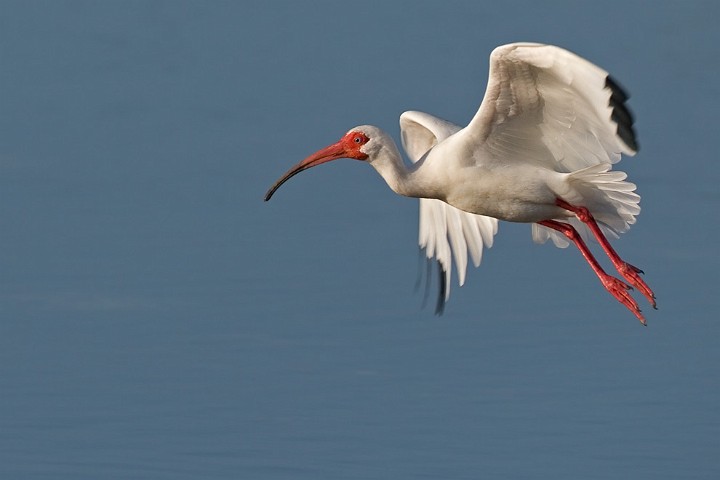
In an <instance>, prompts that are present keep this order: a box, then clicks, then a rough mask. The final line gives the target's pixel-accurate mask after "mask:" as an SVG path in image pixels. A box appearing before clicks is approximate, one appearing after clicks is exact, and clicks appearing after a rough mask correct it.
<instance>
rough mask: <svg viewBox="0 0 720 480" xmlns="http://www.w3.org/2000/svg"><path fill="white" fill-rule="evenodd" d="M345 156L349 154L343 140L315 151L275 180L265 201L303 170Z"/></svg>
mask: <svg viewBox="0 0 720 480" xmlns="http://www.w3.org/2000/svg"><path fill="white" fill-rule="evenodd" d="M345 156H347V153H346V150H345V146H344V145H343V143H342V142H337V143H333V144H332V145H328V146H327V147H325V148H323V149H322V150H318V151H317V152H315V153H313V154H312V155H310V156H309V157H307V158H306V159H305V160H303V161H301V162H300V163H298V164H297V165H295V166H294V167H292V168H291V169H290V170H288V171H287V172H286V173H285V175H283V176H282V177H280V179H279V180H278V181H277V182H275V185H273V186H272V187H270V190H268V191H267V193H266V194H265V201H266V202H267V201H268V200H270V197H272V196H273V194H274V193H275V190H277V189H278V188H280V186H281V185H282V184H283V183H285V182H287V181H288V180H290V179H291V178H292V177H294V176H295V175H297V174H298V173H300V172H302V171H303V170H307V169H308V168H312V167H316V166H318V165H322V164H323V163H326V162H329V161H332V160H337V159H338V158H344V157H345Z"/></svg>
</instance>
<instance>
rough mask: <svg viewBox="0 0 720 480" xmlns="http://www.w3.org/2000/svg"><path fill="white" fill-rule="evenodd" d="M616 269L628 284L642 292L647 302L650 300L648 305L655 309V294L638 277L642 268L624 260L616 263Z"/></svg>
mask: <svg viewBox="0 0 720 480" xmlns="http://www.w3.org/2000/svg"><path fill="white" fill-rule="evenodd" d="M615 266H616V267H617V271H618V272H620V275H622V276H623V277H624V278H625V280H627V281H628V282H629V283H630V285H632V286H633V287H635V288H637V289H638V291H639V292H640V293H642V294H643V295H644V296H645V298H647V299H648V302H650V305H652V307H653V308H654V309H655V310H657V303H656V302H655V294H654V293H653V291H652V290H651V289H650V287H649V286H648V284H647V283H645V280H643V279H642V277H640V274H642V273H643V271H642V270H640V269H639V268H637V267H635V266H633V265H630V264H629V263H627V262H625V261H621V262H619V263H618V264H617V265H615Z"/></svg>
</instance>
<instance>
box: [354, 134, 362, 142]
mask: <svg viewBox="0 0 720 480" xmlns="http://www.w3.org/2000/svg"><path fill="white" fill-rule="evenodd" d="M355 143H362V137H361V136H359V135H358V136H357V137H355Z"/></svg>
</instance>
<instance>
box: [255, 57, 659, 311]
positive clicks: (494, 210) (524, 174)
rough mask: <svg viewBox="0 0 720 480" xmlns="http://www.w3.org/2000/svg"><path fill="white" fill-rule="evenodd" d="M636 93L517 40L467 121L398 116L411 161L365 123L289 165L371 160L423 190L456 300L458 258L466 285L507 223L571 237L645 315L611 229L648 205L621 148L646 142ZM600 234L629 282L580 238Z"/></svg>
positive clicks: (539, 235) (433, 250) (537, 233)
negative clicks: (638, 126) (633, 101)
mask: <svg viewBox="0 0 720 480" xmlns="http://www.w3.org/2000/svg"><path fill="white" fill-rule="evenodd" d="M626 100H627V95H626V94H625V92H623V90H622V89H621V88H620V87H619V86H618V85H617V83H616V82H615V81H614V80H612V78H611V77H610V76H609V75H608V73H607V72H606V71H604V70H603V69H601V68H599V67H597V66H596V65H593V64H592V63H590V62H589V61H587V60H585V59H583V58H581V57H579V56H577V55H575V54H573V53H571V52H568V51H567V50H564V49H561V48H559V47H554V46H550V45H541V44H535V43H514V44H510V45H504V46H501V47H498V48H496V49H495V50H494V51H493V52H492V54H491V55H490V73H489V78H488V84H487V89H486V92H485V96H484V99H483V101H482V104H481V105H480V108H479V109H478V111H477V113H476V114H475V116H474V117H473V118H472V119H471V120H470V122H469V124H468V125H467V126H466V127H464V128H461V127H459V126H457V125H454V124H453V123H450V122H448V121H446V120H442V119H439V118H437V117H434V116H432V115H429V114H427V113H422V112H416V111H409V112H405V113H403V114H402V115H401V116H400V128H401V133H402V144H403V147H404V148H405V151H406V152H407V154H408V157H409V158H410V160H411V161H412V162H413V164H412V166H410V167H407V166H406V165H405V164H404V162H403V161H402V157H401V155H400V153H399V151H398V150H397V147H396V146H395V143H394V142H393V140H392V139H391V137H390V136H389V135H387V134H386V133H385V132H383V131H382V130H380V129H378V128H377V127H373V126H369V125H363V126H359V127H355V128H353V129H351V130H350V131H349V132H348V133H347V134H346V135H345V136H343V138H342V139H341V140H340V141H339V142H337V143H335V144H333V145H330V146H328V147H326V148H324V149H322V150H320V151H318V152H317V153H316V154H314V155H311V156H310V157H308V158H306V159H305V160H303V161H302V162H300V163H299V164H297V165H296V166H295V167H293V168H292V169H290V170H289V171H288V172H287V173H286V174H285V175H284V176H283V177H282V178H281V179H280V180H279V181H278V182H276V184H275V185H274V186H273V187H272V188H271V189H270V190H269V191H268V193H267V195H266V200H268V199H269V198H270V196H272V194H273V193H274V192H275V190H276V189H277V188H278V187H279V186H280V185H281V184H282V183H284V182H285V181H286V180H287V179H289V178H290V177H292V176H293V175H295V174H297V173H299V172H300V171H303V170H305V169H307V168H310V167H312V166H315V165H319V164H322V163H325V162H327V161H330V160H334V159H337V158H343V157H345V158H354V159H358V160H363V161H367V162H368V163H370V164H371V165H372V166H373V167H374V168H375V169H376V170H377V171H378V173H380V175H381V176H382V177H383V178H384V179H385V181H386V182H387V184H388V185H389V186H390V188H392V189H393V190H394V191H395V192H397V193H399V194H401V195H405V196H411V197H418V198H420V228H419V244H420V247H421V248H423V249H425V253H426V255H427V257H428V258H430V259H436V260H437V261H438V262H439V264H440V266H441V268H442V269H443V271H444V276H443V277H442V284H443V286H447V287H448V288H442V290H441V291H444V298H442V299H441V302H440V306H442V304H443V302H444V301H446V300H447V299H448V298H449V293H450V289H449V284H450V276H451V271H452V265H453V262H454V264H455V269H456V271H457V276H458V281H459V284H460V285H462V284H463V283H464V281H465V275H466V270H467V263H468V255H469V256H470V258H471V259H472V261H473V263H474V264H475V265H476V266H478V265H479V264H480V261H481V259H482V250H483V247H486V248H488V247H490V246H492V242H493V236H494V235H495V233H496V232H497V223H498V220H506V221H512V222H528V223H532V236H533V239H534V241H535V242H538V243H542V242H545V241H547V240H548V239H551V240H552V241H553V242H554V244H555V245H557V246H559V247H566V246H567V245H568V244H569V241H572V242H574V243H575V244H576V245H577V246H578V248H579V249H580V251H581V253H582V254H583V256H584V257H585V258H586V259H587V260H588V262H589V264H590V266H591V267H592V268H593V270H594V271H595V273H596V274H597V275H598V277H599V278H600V280H601V282H602V283H603V285H604V286H605V288H606V289H607V290H608V291H609V292H610V293H611V294H612V295H613V296H615V297H616V298H617V299H618V300H619V301H620V302H621V303H623V304H624V305H625V306H626V307H627V308H629V309H630V310H631V311H632V312H633V313H634V314H635V315H636V316H637V317H638V318H639V319H640V320H641V322H643V323H644V322H645V321H644V317H643V316H642V314H641V313H640V309H639V307H638V305H637V303H636V302H635V300H634V299H632V297H631V296H630V295H629V294H628V292H627V290H629V289H630V285H632V286H634V287H636V288H638V289H639V290H640V292H641V293H643V294H644V295H645V296H646V297H647V298H648V300H649V301H650V303H651V304H652V305H653V306H655V300H654V295H653V293H652V290H650V288H649V287H648V286H647V285H646V284H645V282H644V281H643V280H642V279H641V278H640V277H639V275H638V273H641V272H640V270H639V269H637V268H635V267H633V266H632V265H630V264H628V263H626V262H624V261H623V260H622V259H620V257H619V256H618V255H617V253H615V251H614V250H613V249H612V247H611V246H610V244H609V242H608V241H607V239H606V238H605V237H606V235H612V236H617V235H618V234H619V233H622V232H625V231H626V230H627V229H628V228H629V227H630V225H632V224H633V223H634V222H635V217H636V216H637V215H638V214H639V213H640V207H639V202H640V196H639V195H637V194H636V193H635V185H634V184H632V183H629V182H627V181H625V179H626V175H625V173H623V172H619V171H613V170H612V164H614V163H617V162H618V161H619V160H620V158H621V155H622V154H626V155H634V154H635V153H636V151H637V149H638V146H637V142H636V139H635V133H634V131H633V128H632V124H633V117H632V115H631V113H630V111H629V110H628V109H627V107H626V106H625V102H626ZM591 237H595V238H596V239H597V240H598V241H599V243H600V245H601V246H602V248H603V250H605V252H606V253H607V255H608V256H609V258H610V260H611V261H612V263H613V265H614V266H615V267H616V268H617V270H618V272H619V273H620V274H621V275H622V276H623V277H624V278H625V279H626V280H627V281H628V283H629V284H630V285H628V284H626V283H624V282H622V281H620V280H618V279H616V278H615V277H611V276H610V275H608V274H607V273H605V272H604V270H602V268H601V267H600V266H599V264H598V263H597V261H596V260H595V258H594V257H593V256H592V254H591V253H590V251H589V249H588V248H587V246H586V244H585V242H584V241H583V240H582V238H591Z"/></svg>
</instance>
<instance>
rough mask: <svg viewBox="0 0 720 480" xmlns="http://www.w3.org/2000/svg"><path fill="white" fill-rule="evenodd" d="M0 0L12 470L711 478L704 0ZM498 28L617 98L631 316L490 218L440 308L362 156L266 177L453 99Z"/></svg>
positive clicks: (713, 297) (717, 102)
mask: <svg viewBox="0 0 720 480" xmlns="http://www.w3.org/2000/svg"><path fill="white" fill-rule="evenodd" d="M0 10H1V14H0V478H8V479H44V478H53V479H98V478H104V479H107V478H136V479H141V478H142V479H145V478H147V479H186V478H187V479H191V478H192V479H195V478H202V479H257V480H271V479H272V480H275V479H308V480H310V479H313V480H317V479H416V478H433V479H435V478H437V479H453V480H455V479H478V478H513V479H515V478H517V479H524V478H533V479H577V478H584V479H607V478H633V479H653V480H657V479H678V478H683V479H711V478H718V477H719V476H720V447H719V445H720V444H719V443H718V438H719V437H720V411H719V409H720V380H719V379H720V377H719V373H720V369H719V366H720V353H719V352H720V349H719V348H718V343H719V340H720V335H719V334H720V318H719V316H720V308H719V307H720V301H719V296H718V287H719V286H720V282H718V267H719V266H720V265H719V262H718V247H717V245H718V240H717V239H718V234H719V227H718V213H717V212H718V210H719V209H720V195H719V194H718V187H717V185H718V180H719V175H718V173H719V172H720V167H719V165H720V161H719V160H718V148H717V142H718V137H719V134H720V132H719V131H718V122H717V118H718V109H719V107H720V86H719V85H720V82H718V81H717V79H718V78H720V61H719V60H720V31H719V30H718V21H719V20H720V7H719V6H718V4H717V3H715V2H689V1H688V2H627V1H621V2H614V1H613V2H575V1H567V2H560V1H558V2H535V1H510V2H477V1H465V2H460V1H457V2H455V1H452V2H400V1H398V2H375V1H365V2H280V1H278V2H271V1H267V2H266V1H262V2H261V1H258V2H220V1H218V2H199V1H198V2H181V1H167V2H160V1H122V2H94V1H87V2H82V1H62V2H60V1H59V2H51V1H45V2H38V1H16V2H2V3H0ZM513 41H539V42H545V43H553V44H558V45H561V46H564V47H566V48H569V49H571V50H573V51H575V52H578V53H580V54H582V55H583V56H585V57H587V58H589V59H591V60H592V61H594V62H595V63H597V64H599V65H602V66H603V67H604V68H606V69H608V70H609V71H610V72H612V74H613V75H614V76H615V77H616V78H618V79H619V81H620V82H621V83H622V84H623V85H624V87H625V88H626V89H627V90H629V91H630V93H631V94H632V100H631V104H630V105H631V108H632V109H633V111H634V113H635V115H636V117H637V130H638V135H639V141H640V145H641V151H640V153H639V154H638V155H637V156H636V157H634V158H630V159H625V160H624V161H623V162H622V163H621V164H620V166H621V167H622V169H623V170H625V171H627V172H628V173H629V175H630V178H631V180H632V181H634V182H636V183H637V184H638V186H639V190H638V191H639V193H640V194H641V195H642V197H643V201H642V207H643V211H642V215H641V216H640V217H639V221H638V223H637V224H636V225H635V226H634V227H633V229H632V230H631V231H630V232H629V233H628V234H626V235H624V236H623V238H621V239H620V240H618V241H616V242H615V245H616V247H617V249H618V250H619V251H620V253H621V254H622V255H623V256H624V257H625V258H627V259H628V260H629V261H631V262H632V263H634V264H636V265H638V266H640V267H642V268H643V269H644V270H645V271H646V272H647V273H646V279H647V281H648V282H649V283H650V285H651V286H652V287H653V288H654V289H655V292H656V294H657V296H658V305H659V307H660V309H659V310H658V311H653V310H652V309H650V308H645V311H646V314H647V318H648V322H649V326H648V327H647V328H643V327H642V326H641V325H640V324H639V323H638V322H637V321H636V320H635V319H634V317H633V316H632V315H631V314H630V313H629V312H628V311H626V310H625V309H624V308H623V307H622V306H621V305H620V304H618V303H617V302H616V301H615V300H614V299H612V297H610V296H609V295H607V293H605V292H604V291H603V289H602V287H601V286H600V284H599V283H598V282H597V279H596V278H595V277H594V275H593V274H592V272H591V271H590V269H589V268H587V265H586V264H585V263H584V261H583V260H582V258H581V257H580V255H579V254H578V253H577V252H576V251H575V250H574V249H566V250H559V249H555V248H554V247H552V246H549V245H544V246H537V245H534V244H533V243H532V241H531V238H530V233H529V227H528V226H526V225H510V224H505V223H503V224H501V225H500V230H499V233H498V235H497V237H496V243H495V246H494V247H493V248H492V249H491V250H490V251H488V252H486V255H485V257H484V259H483V264H482V266H481V268H480V269H478V270H472V271H471V272H470V274H469V279H468V282H467V284H466V286H464V287H463V288H457V286H456V285H454V286H453V291H452V298H451V302H450V304H449V305H448V307H447V309H446V314H445V315H444V316H443V317H440V318H438V317H435V316H433V314H432V308H425V309H422V306H421V304H422V297H423V295H422V292H419V293H418V292H415V291H414V289H413V286H414V283H415V278H416V273H417V249H416V235H417V218H416V217H417V211H416V210H417V206H416V201H414V200H411V199H406V198H401V197H398V196H396V195H395V194H393V193H392V192H391V191H390V190H389V189H388V188H387V187H386V185H385V184H384V183H383V182H382V181H381V180H380V179H379V178H378V176H377V174H376V173H375V172H374V171H373V169H371V168H368V167H367V166H364V165H361V164H359V163H358V162H351V161H349V160H348V161H340V162H336V163H334V164H330V165H328V166H325V167H323V168H318V169H316V170H313V171H311V172H306V173H304V174H303V175H301V176H298V177H296V178H294V179H293V180H292V181H291V182H289V183H288V184H287V185H285V186H283V188H282V189H281V190H280V191H279V192H278V194H277V195H276V196H275V197H274V198H273V200H272V202H270V203H267V204H265V203H263V201H262V197H263V194H264V192H265V190H266V189H267V187H269V186H270V184H272V182H274V181H275V180H276V178H277V177H278V176H279V175H280V174H281V173H282V172H284V171H285V170H286V169H287V168H288V167H289V166H290V165H292V164H293V163H295V162H296V161H298V160H300V159H301V158H303V157H304V156H306V155H307V154H309V153H311V152H313V151H314V150H316V149H318V148H320V147H322V146H324V145H326V144H328V143H330V142H333V141H335V140H336V139H337V138H338V137H339V136H340V135H341V134H343V133H344V132H345V131H347V130H348V129H349V128H350V127H352V126H355V125H359V124H364V123H372V124H376V125H378V126H380V127H381V128H383V129H385V130H387V131H388V132H390V133H391V134H392V135H393V136H395V138H398V130H399V129H398V126H397V118H398V116H399V114H400V113H402V112H403V111H404V110H409V109H417V110H423V111H427V112H430V113H433V114H435V115H438V116H441V117H444V118H447V119H450V120H453V121H455V122H456V123H460V124H463V123H464V122H467V120H468V119H469V118H471V116H472V115H473V113H474V112H475V110H476V109H477V106H478V104H479V102H480V100H481V98H482V95H483V92H484V88H485V82H486V78H487V58H488V55H489V53H490V51H491V50H492V48H493V47H495V46H497V45H500V44H503V43H508V42H513Z"/></svg>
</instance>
